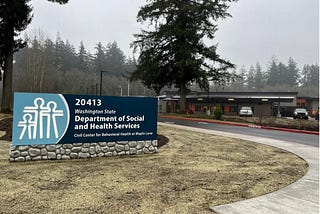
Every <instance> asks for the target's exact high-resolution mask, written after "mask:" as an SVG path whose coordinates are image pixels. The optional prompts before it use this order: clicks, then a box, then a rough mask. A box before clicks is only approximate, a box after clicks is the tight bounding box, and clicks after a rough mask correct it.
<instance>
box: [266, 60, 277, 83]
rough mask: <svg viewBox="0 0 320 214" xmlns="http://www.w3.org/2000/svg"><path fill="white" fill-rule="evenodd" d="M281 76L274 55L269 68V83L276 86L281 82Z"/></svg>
mask: <svg viewBox="0 0 320 214" xmlns="http://www.w3.org/2000/svg"><path fill="white" fill-rule="evenodd" d="M279 78H280V75H279V69H278V64H277V59H276V58H275V57H273V58H272V61H271V63H270V66H269V68H268V73H267V85H268V86H276V85H277V84H278V83H279Z"/></svg>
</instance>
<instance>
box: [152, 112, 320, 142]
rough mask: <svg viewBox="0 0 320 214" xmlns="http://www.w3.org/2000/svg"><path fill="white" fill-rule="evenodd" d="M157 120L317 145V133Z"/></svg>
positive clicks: (167, 119) (176, 120)
mask: <svg viewBox="0 0 320 214" xmlns="http://www.w3.org/2000/svg"><path fill="white" fill-rule="evenodd" d="M158 121H159V122H164V123H173V124H177V125H183V126H188V127H195V128H202V129H208V130H215V131H224V132H230V133H235V134H244V135H251V136H256V137H264V138H269V139H275V140H282V141H287V142H292V143H299V144H304V145H309V146H314V147H319V136H318V135H310V134H302V133H292V132H285V131H275V130H266V129H258V128H248V127H240V126H232V125H222V124H215V123H203V122H195V121H189V120H179V119H173V118H159V119H158Z"/></svg>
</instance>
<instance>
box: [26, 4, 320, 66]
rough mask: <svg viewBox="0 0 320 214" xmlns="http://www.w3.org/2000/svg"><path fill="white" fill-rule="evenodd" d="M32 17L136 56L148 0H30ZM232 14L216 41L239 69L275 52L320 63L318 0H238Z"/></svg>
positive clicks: (66, 34)
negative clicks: (57, 0)
mask: <svg viewBox="0 0 320 214" xmlns="http://www.w3.org/2000/svg"><path fill="white" fill-rule="evenodd" d="M31 4H32V5H33V9H34V10H33V13H34V18H33V21H32V23H31V24H30V25H29V26H28V28H27V32H28V34H30V33H31V32H33V31H34V30H35V29H39V28H40V29H42V30H43V31H44V32H45V33H46V35H48V37H49V38H51V39H52V40H55V39H56V35H57V32H59V34H60V36H61V38H62V39H63V40H68V41H69V42H70V43H71V44H72V45H73V46H75V47H78V46H79V44H80V41H83V43H84V45H85V47H86V48H87V49H89V50H90V52H91V53H93V52H94V49H93V48H94V46H95V45H96V44H97V43H98V42H102V43H103V44H104V45H106V44H107V43H108V42H113V41H116V42H117V43H118V45H119V47H120V48H121V50H123V51H124V53H125V54H126V55H127V56H129V57H132V50H131V49H130V47H129V46H130V43H131V42H132V41H133V34H134V33H139V32H140V29H141V27H142V26H141V25H140V24H139V23H137V22H136V15H137V12H138V10H139V7H140V6H142V5H144V4H145V0H69V3H68V4H66V5H58V4H53V3H50V2H48V1H46V0H32V1H31ZM229 12H230V13H231V15H232V16H233V17H232V18H227V19H225V20H223V21H221V22H219V30H218V31H217V33H216V38H215V40H214V43H219V45H218V53H219V54H220V55H221V56H222V57H223V58H226V59H229V60H231V62H233V63H235V64H236V65H237V66H238V67H241V66H242V65H245V66H246V67H247V68H248V67H249V66H250V65H255V64H256V62H257V61H259V62H260V64H261V65H262V67H263V68H266V67H267V66H268V63H269V62H270V59H271V57H272V56H276V57H277V58H278V59H279V60H280V61H282V62H287V61H288V59H289V57H292V58H293V59H294V60H295V61H296V62H297V63H298V65H299V67H300V68H301V67H302V66H303V65H304V64H314V63H319V0H239V1H238V2H236V3H232V4H231V7H230V9H229Z"/></svg>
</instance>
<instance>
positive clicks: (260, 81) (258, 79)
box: [253, 62, 265, 89]
mask: <svg viewBox="0 0 320 214" xmlns="http://www.w3.org/2000/svg"><path fill="white" fill-rule="evenodd" d="M264 82H265V81H264V74H263V71H262V68H261V66H260V64H259V62H257V64H256V68H255V75H254V84H253V85H254V88H256V89H262V88H264V87H265V83H264Z"/></svg>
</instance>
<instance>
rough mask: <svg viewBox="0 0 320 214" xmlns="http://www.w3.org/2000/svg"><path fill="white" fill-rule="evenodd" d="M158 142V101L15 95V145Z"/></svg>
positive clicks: (99, 97) (55, 95) (152, 98)
mask: <svg viewBox="0 0 320 214" xmlns="http://www.w3.org/2000/svg"><path fill="white" fill-rule="evenodd" d="M156 139H157V99H156V98H154V97H108V96H81V95H63V94H40V93H15V94H14V118H13V136H12V144H13V145H37V144H70V143H85V142H88V143H90V142H92V143H93V142H110V141H140V140H141V141H144V140H156Z"/></svg>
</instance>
